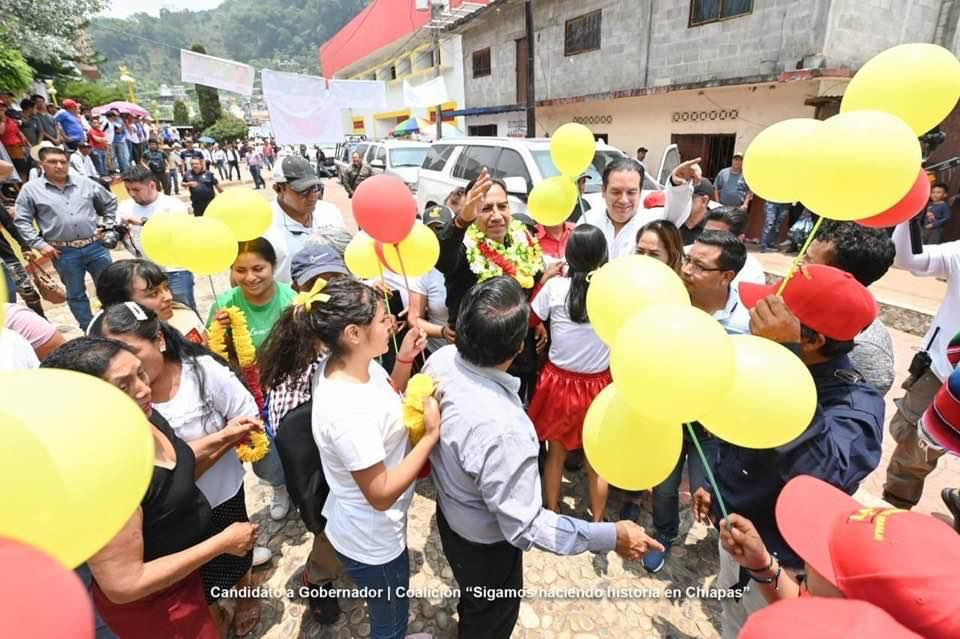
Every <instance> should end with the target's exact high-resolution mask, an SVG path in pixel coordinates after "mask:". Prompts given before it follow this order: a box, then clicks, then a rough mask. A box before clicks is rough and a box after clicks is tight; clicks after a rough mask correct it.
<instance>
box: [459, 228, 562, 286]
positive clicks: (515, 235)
mask: <svg viewBox="0 0 960 639" xmlns="http://www.w3.org/2000/svg"><path fill="white" fill-rule="evenodd" d="M507 235H508V237H509V238H510V244H509V245H504V244H501V243H500V242H496V241H494V240H491V239H490V238H488V237H486V236H485V235H484V234H483V232H482V231H481V230H480V229H479V228H477V226H476V225H475V224H473V225H471V226H470V228H469V229H467V235H466V237H464V239H463V244H464V246H465V247H466V249H467V263H469V265H470V270H471V271H473V272H474V273H475V274H476V275H477V281H478V282H483V281H485V280H488V279H490V278H491V277H497V276H499V275H509V276H510V277H513V278H515V279H516V280H517V282H519V283H520V286H521V287H523V288H533V284H534V281H533V278H534V276H535V275H536V274H537V273H539V272H541V271H542V270H543V251H542V250H541V248H540V242H538V241H537V238H535V237H533V236H532V235H530V233H529V231H527V228H526V227H525V226H524V225H523V224H521V223H520V222H519V221H517V220H511V221H510V226H509V227H508V228H507Z"/></svg>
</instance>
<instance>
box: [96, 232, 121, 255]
mask: <svg viewBox="0 0 960 639" xmlns="http://www.w3.org/2000/svg"><path fill="white" fill-rule="evenodd" d="M100 243H101V244H103V245H104V246H105V247H106V248H108V249H110V250H111V251H112V250H113V249H115V248H117V244H119V243H120V234H119V233H117V231H116V228H112V229H107V230H105V231H104V232H103V235H102V236H101V237H100Z"/></svg>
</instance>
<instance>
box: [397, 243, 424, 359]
mask: <svg viewBox="0 0 960 639" xmlns="http://www.w3.org/2000/svg"><path fill="white" fill-rule="evenodd" d="M393 248H395V249H396V251H397V259H398V260H400V274H401V275H403V285H404V286H406V287H407V322H408V323H410V325H411V327H412V326H413V324H412V322H410V295H411V293H410V282H409V281H408V280H407V268H406V267H405V266H404V265H403V255H401V254H400V245H399V244H394V245H393ZM418 319H419V318H418ZM420 362H421V366H426V364H427V356H426V355H424V354H423V351H420Z"/></svg>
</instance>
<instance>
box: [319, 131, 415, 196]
mask: <svg viewBox="0 0 960 639" xmlns="http://www.w3.org/2000/svg"><path fill="white" fill-rule="evenodd" d="M429 149H430V144H429V143H427V142H412V141H410V142H408V141H406V140H382V141H363V142H358V143H356V145H355V146H353V148H349V146H348V145H344V147H342V148H341V155H340V156H338V157H337V167H338V169H339V171H338V173H339V175H340V176H341V178H342V176H343V173H344V172H345V171H347V170H348V169H349V168H350V157H351V155H352V154H353V152H357V153H359V154H360V157H361V158H363V161H364V162H365V163H367V164H368V165H369V166H370V169H371V171H372V172H373V174H374V175H377V174H380V173H387V174H389V175H395V176H397V177H398V178H400V179H401V180H403V181H404V183H405V184H406V185H407V186H408V187H410V190H411V191H412V192H414V193H416V191H417V174H418V173H419V172H420V165H421V164H422V163H423V159H424V157H426V155H427V151H428V150H429Z"/></svg>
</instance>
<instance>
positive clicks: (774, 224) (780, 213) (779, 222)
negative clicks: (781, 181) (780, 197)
mask: <svg viewBox="0 0 960 639" xmlns="http://www.w3.org/2000/svg"><path fill="white" fill-rule="evenodd" d="M789 213H790V205H789V204H777V203H776V202H767V203H766V204H764V205H763V233H761V235H760V248H776V247H777V240H778V239H779V238H780V227H781V226H783V219H784V218H785V217H787V215H788V214H789Z"/></svg>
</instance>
